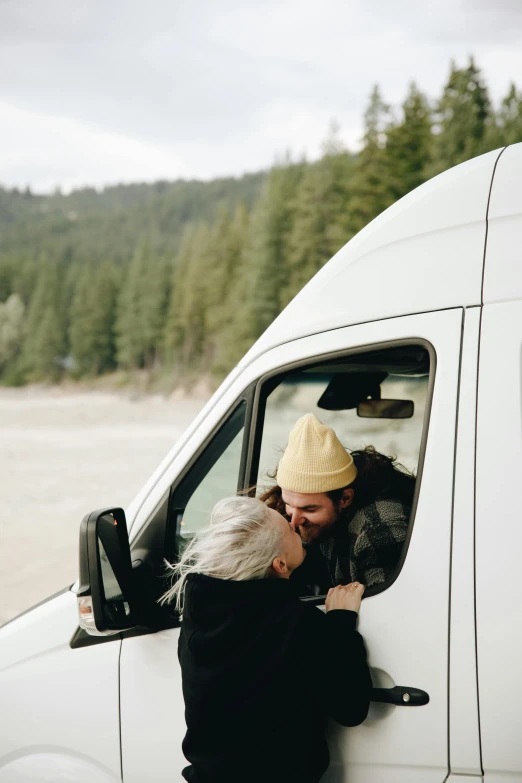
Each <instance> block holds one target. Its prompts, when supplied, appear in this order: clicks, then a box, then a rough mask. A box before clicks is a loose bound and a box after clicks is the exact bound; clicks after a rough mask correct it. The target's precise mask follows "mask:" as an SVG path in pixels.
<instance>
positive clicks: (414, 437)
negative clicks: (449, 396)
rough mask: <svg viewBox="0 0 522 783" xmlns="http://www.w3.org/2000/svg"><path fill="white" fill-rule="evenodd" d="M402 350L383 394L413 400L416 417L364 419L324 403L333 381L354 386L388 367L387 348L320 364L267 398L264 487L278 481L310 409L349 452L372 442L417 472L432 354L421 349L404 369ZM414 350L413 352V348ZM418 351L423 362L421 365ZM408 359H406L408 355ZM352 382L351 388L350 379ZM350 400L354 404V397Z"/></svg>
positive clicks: (392, 361)
mask: <svg viewBox="0 0 522 783" xmlns="http://www.w3.org/2000/svg"><path fill="white" fill-rule="evenodd" d="M396 351H397V349H393V350H391V351H390V355H389V359H388V363H389V367H388V369H391V370H392V372H389V373H388V372H387V373H386V377H385V378H384V379H383V380H382V382H381V383H380V396H381V398H382V399H383V400H384V399H394V400H395V399H399V400H408V401H412V402H413V416H412V417H411V418H405V419H386V418H373V419H372V418H363V417H361V416H359V415H358V412H357V408H356V407H353V408H349V409H347V410H327V409H325V408H323V407H319V405H318V403H319V402H320V401H321V398H322V397H323V395H324V394H325V392H326V391H327V389H328V387H330V388H332V385H333V384H332V382H333V381H334V378H336V377H337V378H339V377H341V376H342V377H343V378H346V379H350V378H353V386H356V384H357V383H358V382H359V381H360V380H361V378H362V377H363V374H364V376H366V378H367V377H368V374H369V373H372V372H381V373H383V372H385V371H386V370H385V369H384V368H385V366H386V359H387V355H386V354H385V353H384V355H383V353H381V352H379V356H381V357H382V359H381V361H380V362H378V363H377V360H376V359H375V357H373V358H372V355H371V354H370V355H367V356H366V357H365V356H364V355H363V356H361V355H358V356H357V361H355V359H352V360H351V361H350V360H349V359H347V360H346V361H345V362H344V363H339V364H337V365H320V364H319V365H314V366H312V367H309V368H304V369H303V370H299V371H298V372H294V373H290V374H288V375H286V376H284V377H283V378H282V380H281V382H280V383H279V385H278V386H277V388H276V389H275V390H274V391H273V392H272V393H271V394H270V395H269V397H268V399H267V401H266V409H265V421H264V427H263V438H262V442H261V453H260V459H259V470H258V476H257V483H258V486H259V487H260V488H264V487H267V486H271V485H272V484H273V483H274V482H273V480H272V478H271V476H273V473H274V469H275V468H276V467H277V463H278V462H279V460H280V458H281V456H282V454H283V451H284V449H285V447H286V444H287V442H288V434H289V432H290V430H291V429H292V427H293V426H294V424H295V422H296V421H297V419H299V418H300V417H301V416H304V415H305V414H306V413H313V414H315V416H317V418H318V419H320V420H321V421H322V422H323V423H324V424H326V425H327V426H329V427H333V429H334V430H335V432H336V433H337V436H338V437H339V440H340V441H341V443H342V444H343V445H344V446H345V447H346V448H347V449H348V450H349V451H353V450H354V449H362V448H364V447H365V446H370V445H371V446H374V447H375V448H376V449H377V451H379V452H381V453H383V454H386V455H389V456H392V455H393V456H394V457H396V458H397V460H398V462H400V463H401V464H402V465H404V467H405V468H406V469H407V470H409V471H410V472H415V471H416V469H417V466H418V461H419V450H420V443H421V436H422V425H423V420H424V409H425V405H426V396H427V389H428V369H429V357H428V354H427V351H425V350H424V349H422V348H420V349H416V352H415V354H414V358H413V359H412V362H411V363H410V364H412V365H413V366H410V367H407V366H406V368H405V369H406V370H407V371H408V372H404V371H402V372H399V370H400V369H401V368H400V362H399V357H398V356H397V354H396ZM410 353H413V351H412V350H411V349H410ZM416 355H418V359H417V361H418V362H419V366H417V367H416V366H415V356H416ZM403 363H405V360H404V359H403ZM397 365H398V366H397ZM375 367H377V370H375ZM381 368H382V369H381ZM346 387H347V390H348V393H349V390H350V382H349V381H348V382H347V384H346ZM364 391H365V389H364V384H363V386H362V392H361V394H364ZM325 396H326V395H325ZM364 399H367V397H366V396H361V401H362V400H364ZM323 401H324V397H323ZM323 404H324V403H323ZM340 404H342V400H341V401H340ZM349 404H353V400H351V401H350V402H349Z"/></svg>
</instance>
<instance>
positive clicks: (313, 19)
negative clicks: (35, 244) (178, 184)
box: [0, 0, 522, 191]
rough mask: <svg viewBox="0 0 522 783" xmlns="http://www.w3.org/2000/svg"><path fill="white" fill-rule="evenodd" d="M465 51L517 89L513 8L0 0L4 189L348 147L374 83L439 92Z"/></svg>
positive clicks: (501, 86)
mask: <svg viewBox="0 0 522 783" xmlns="http://www.w3.org/2000/svg"><path fill="white" fill-rule="evenodd" d="M470 53H473V54H474V55H475V57H476V60H477V64H478V65H479V66H480V67H481V68H482V69H483V72H484V76H485V78H486V81H487V84H488V86H489V88H490V91H491V94H492V97H493V99H494V100H496V101H498V100H499V99H500V98H501V97H502V96H503V94H504V93H505V92H506V91H507V88H508V85H509V82H510V81H512V80H516V79H517V78H518V79H519V86H521V87H522V0H438V2H437V3H433V2H432V0H430V2H429V3H428V2H422V0H0V184H2V185H4V186H15V185H16V186H19V187H25V186H26V185H30V186H31V188H33V189H34V190H36V191H47V190H50V189H53V188H54V187H55V186H57V185H61V186H62V187H64V188H65V189H67V190H68V189H71V188H73V187H78V186H81V185H85V184H90V185H96V186H100V185H103V184H106V183H115V182H132V181H143V180H154V179H174V178H177V177H197V178H204V179H208V178H210V177H215V176H219V175H229V174H241V173H243V172H245V171H255V170H259V169H260V168H265V167H267V166H269V165H270V164H271V163H273V161H274V160H275V158H276V156H277V155H281V154H283V153H284V152H285V150H291V151H292V152H293V153H294V154H296V155H299V154H301V153H303V152H304V153H306V155H307V156H308V157H311V158H313V157H316V156H317V155H318V154H319V151H320V148H321V142H322V140H323V139H324V137H325V136H326V133H327V130H328V126H329V123H330V120H331V119H332V118H335V119H336V120H337V121H338V122H339V123H340V125H341V133H342V137H343V139H344V140H345V142H346V144H347V145H348V146H349V147H352V148H354V149H355V148H356V147H357V143H358V140H359V138H360V135H361V119H362V112H363V110H364V106H365V103H366V100H367V97H368V94H369V91H370V89H371V86H372V84H374V83H375V82H378V83H379V84H380V85H381V87H382V91H383V94H384V97H385V99H386V100H387V101H389V102H391V103H393V104H399V103H400V102H401V100H402V99H403V98H404V95H405V93H406V90H407V86H408V83H409V82H410V81H411V80H412V79H415V80H416V81H417V83H418V84H419V86H420V87H421V88H422V89H423V90H424V91H425V92H427V94H428V95H429V96H430V97H432V98H434V97H436V96H438V95H439V94H440V91H441V89H442V86H443V84H444V82H445V81H446V79H447V76H448V72H449V62H450V59H451V58H455V59H456V61H457V63H458V64H459V65H465V64H466V62H467V58H468V56H469V54H470Z"/></svg>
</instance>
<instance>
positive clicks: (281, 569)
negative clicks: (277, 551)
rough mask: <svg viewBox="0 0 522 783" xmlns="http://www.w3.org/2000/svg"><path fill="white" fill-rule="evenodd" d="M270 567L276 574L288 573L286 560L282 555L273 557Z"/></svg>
mask: <svg viewBox="0 0 522 783" xmlns="http://www.w3.org/2000/svg"><path fill="white" fill-rule="evenodd" d="M272 569H273V570H274V571H275V573H276V574H277V575H278V576H279V575H283V574H287V573H288V568H287V565H286V561H285V560H284V559H283V558H282V557H276V558H274V560H273V561H272Z"/></svg>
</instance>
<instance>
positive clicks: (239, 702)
mask: <svg viewBox="0 0 522 783" xmlns="http://www.w3.org/2000/svg"><path fill="white" fill-rule="evenodd" d="M356 620H357V615H356V613H355V612H349V611H346V610H336V611H331V612H328V613H327V614H324V613H323V612H322V611H321V610H320V609H316V608H315V607H313V606H310V605H309V604H306V603H304V602H301V601H299V599H298V598H297V596H296V592H295V587H294V586H293V584H292V583H291V582H289V581H288V580H287V579H259V580H253V581H250V582H233V581H225V580H221V579H213V578H211V577H207V576H203V575H201V574H193V575H190V576H189V577H188V579H187V586H186V591H185V607H184V612H183V621H182V626H181V634H180V639H179V649H178V654H179V659H180V663H181V672H182V680H183V695H184V698H185V718H186V722H187V733H186V736H185V739H184V741H183V752H184V754H185V757H186V758H187V759H188V761H189V762H190V764H191V766H189V767H187V768H186V769H185V770H184V771H183V776H184V778H185V779H186V780H188V781H191V783H261V782H262V783H267V782H269V783H279V782H280V781H281V783H283V781H284V783H317V781H318V780H319V779H320V777H321V776H322V774H323V772H324V771H325V770H326V768H327V767H328V764H329V753H328V746H327V744H326V739H325V719H326V716H327V715H329V716H331V717H332V718H334V719H335V720H336V721H338V722H339V723H341V724H343V725H344V726H356V725H358V724H359V723H361V722H362V721H363V720H364V719H365V718H366V715H367V713H368V707H369V699H370V691H371V680H370V674H369V670H368V665H367V663H366V652H365V649H364V644H363V640H362V638H361V636H360V635H359V633H358V632H357V631H356V629H355V625H356Z"/></svg>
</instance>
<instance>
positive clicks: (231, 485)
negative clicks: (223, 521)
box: [170, 401, 246, 552]
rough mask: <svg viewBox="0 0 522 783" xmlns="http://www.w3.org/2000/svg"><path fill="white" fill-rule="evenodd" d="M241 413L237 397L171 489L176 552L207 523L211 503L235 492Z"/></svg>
mask: <svg viewBox="0 0 522 783" xmlns="http://www.w3.org/2000/svg"><path fill="white" fill-rule="evenodd" d="M245 415H246V402H245V401H241V402H240V404H239V405H238V406H237V407H236V409H235V410H234V411H233V413H232V414H231V415H230V416H229V418H228V419H227V421H226V422H225V424H223V425H222V427H221V428H220V429H219V430H218V432H217V433H216V434H215V435H214V437H213V439H212V441H211V442H210V443H209V444H208V446H207V447H206V448H205V450H204V451H203V453H202V454H201V455H200V456H199V457H198V459H197V460H196V462H195V464H194V465H193V466H192V468H191V469H190V471H189V473H188V475H187V476H185V477H184V478H183V479H182V481H181V482H180V484H179V487H178V488H177V489H176V490H175V491H174V493H173V496H172V499H171V511H170V516H171V517H172V515H173V514H174V515H175V517H176V520H175V528H176V530H175V532H176V542H175V547H174V549H175V550H176V551H178V552H179V551H180V550H181V549H182V548H183V546H184V543H185V542H186V541H187V539H190V538H192V536H193V535H194V534H195V533H197V532H198V530H201V529H202V528H203V527H205V526H206V525H208V522H209V517H210V512H211V510H212V508H213V506H214V505H215V503H217V501H218V500H221V498H224V497H227V496H228V495H235V494H236V492H237V489H238V480H239V468H240V463H241V450H242V446H243V433H244V426H245Z"/></svg>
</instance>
